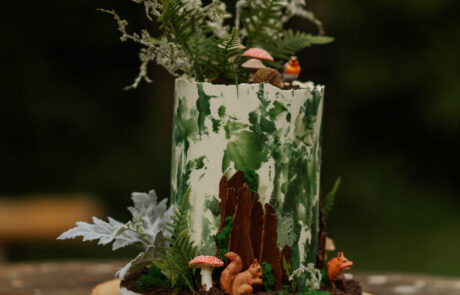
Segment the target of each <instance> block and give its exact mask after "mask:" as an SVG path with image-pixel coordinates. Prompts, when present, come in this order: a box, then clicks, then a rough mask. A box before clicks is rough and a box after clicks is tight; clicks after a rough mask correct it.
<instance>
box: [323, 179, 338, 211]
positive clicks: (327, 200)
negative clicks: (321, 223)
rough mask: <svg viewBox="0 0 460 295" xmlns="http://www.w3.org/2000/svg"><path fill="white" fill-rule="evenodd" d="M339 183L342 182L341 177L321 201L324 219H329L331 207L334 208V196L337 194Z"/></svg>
mask: <svg viewBox="0 0 460 295" xmlns="http://www.w3.org/2000/svg"><path fill="white" fill-rule="evenodd" d="M341 181H342V178H341V177H339V178H337V179H336V180H335V183H334V186H333V187H332V189H331V191H330V192H329V193H328V194H327V195H326V196H325V197H324V199H323V211H324V218H325V219H327V217H329V214H330V213H331V210H332V207H333V206H334V200H335V194H336V193H337V190H338V189H339V187H340V182H341Z"/></svg>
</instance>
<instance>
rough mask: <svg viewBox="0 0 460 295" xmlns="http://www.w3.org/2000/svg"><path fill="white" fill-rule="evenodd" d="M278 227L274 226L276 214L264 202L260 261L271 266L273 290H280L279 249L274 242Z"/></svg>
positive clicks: (276, 237)
mask: <svg viewBox="0 0 460 295" xmlns="http://www.w3.org/2000/svg"><path fill="white" fill-rule="evenodd" d="M277 239H278V229H277V227H276V214H275V210H274V209H273V207H272V206H270V204H267V203H266V204H265V214H264V226H263V229H262V243H261V246H260V247H261V250H260V262H261V263H262V262H264V261H265V262H268V263H270V264H271V266H272V267H273V270H272V274H273V276H274V277H275V285H274V286H273V289H274V291H281V290H282V284H281V280H282V275H283V273H282V271H281V264H280V251H279V249H278V246H277V244H276V241H277Z"/></svg>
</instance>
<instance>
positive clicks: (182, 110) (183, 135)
mask: <svg viewBox="0 0 460 295" xmlns="http://www.w3.org/2000/svg"><path fill="white" fill-rule="evenodd" d="M186 114H187V106H186V105H185V100H184V99H183V98H179V99H178V105H177V110H176V117H175V119H174V126H175V128H174V134H173V137H174V142H175V143H176V145H178V144H179V143H182V142H183V143H184V150H185V152H186V153H187V151H188V148H189V146H190V142H189V138H191V137H192V136H193V135H194V134H195V133H196V129H197V125H196V122H195V120H193V119H192V118H186Z"/></svg>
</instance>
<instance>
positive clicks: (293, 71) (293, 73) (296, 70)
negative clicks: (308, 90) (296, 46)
mask: <svg viewBox="0 0 460 295" xmlns="http://www.w3.org/2000/svg"><path fill="white" fill-rule="evenodd" d="M299 75H300V66H299V61H298V60H297V57H296V56H291V59H290V60H289V62H287V63H286V64H285V65H284V67H283V80H284V82H289V83H290V84H291V87H292V82H294V81H295V80H296V79H297V77H299Z"/></svg>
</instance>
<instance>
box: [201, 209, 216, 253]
mask: <svg viewBox="0 0 460 295" xmlns="http://www.w3.org/2000/svg"><path fill="white" fill-rule="evenodd" d="M210 225H211V223H210V222H209V220H208V219H207V218H203V226H202V229H203V232H202V241H203V242H202V243H201V247H200V252H201V253H202V254H203V255H214V254H215V253H216V243H215V241H214V238H213V235H211V230H210Z"/></svg>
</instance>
